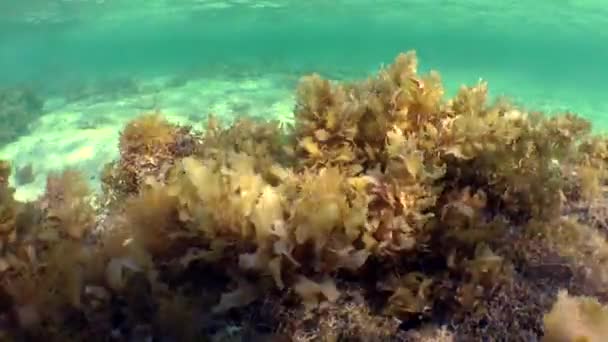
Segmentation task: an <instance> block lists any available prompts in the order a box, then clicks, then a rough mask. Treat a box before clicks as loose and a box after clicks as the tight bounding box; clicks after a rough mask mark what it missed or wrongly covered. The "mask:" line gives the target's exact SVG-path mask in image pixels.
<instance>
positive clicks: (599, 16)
mask: <svg viewBox="0 0 608 342" xmlns="http://www.w3.org/2000/svg"><path fill="white" fill-rule="evenodd" d="M0 13H1V14H0V25H1V27H0V34H1V35H0V71H1V75H2V81H3V82H18V81H24V80H28V81H30V80H35V81H42V82H45V83H53V82H57V81H65V80H69V79H72V78H78V77H87V76H90V75H95V74H97V75H103V76H111V75H112V73H117V72H121V73H160V72H167V71H184V70H186V71H187V70H188V69H189V68H205V67H207V68H209V69H211V70H210V71H212V69H213V67H215V66H217V65H218V64H223V65H230V64H234V65H238V67H240V68H250V69H252V70H255V69H257V70H258V71H261V72H263V71H264V69H268V68H278V69H281V68H283V69H285V70H289V71H294V72H309V71H312V70H319V71H324V72H331V71H332V70H340V71H343V74H344V75H349V74H350V75H352V76H355V77H356V76H362V75H365V73H368V72H371V71H374V70H375V68H377V67H378V66H379V65H380V64H381V63H383V62H389V61H390V60H391V59H392V58H393V57H394V56H395V55H396V54H397V53H398V52H399V51H404V50H409V49H416V50H418V52H419V54H420V57H421V59H422V65H423V68H424V67H427V68H428V67H431V68H436V69H439V70H441V71H442V72H443V74H444V75H445V77H446V78H447V81H448V82H450V83H460V82H470V81H473V80H476V79H477V78H478V77H484V78H486V79H489V80H490V81H491V84H494V87H493V88H494V89H495V90H496V91H499V92H503V91H504V92H509V93H511V94H513V95H514V96H522V97H524V98H526V97H528V96H527V95H528V94H527V92H528V91H531V90H528V89H527V88H534V87H541V86H542V88H544V89H543V90H542V91H541V90H540V89H536V90H537V91H538V92H539V95H542V94H543V93H545V96H548V97H551V96H553V94H554V93H560V94H561V91H562V90H563V91H564V94H562V96H564V97H566V98H564V103H567V102H568V100H571V101H572V102H573V103H578V102H580V101H582V100H581V97H582V98H585V99H588V101H589V102H590V103H591V102H594V101H600V100H602V97H603V94H605V93H606V92H605V90H606V86H605V85H604V84H605V82H604V80H605V79H606V78H607V77H606V76H608V66H607V65H606V61H607V60H608V30H606V27H608V6H606V5H605V3H603V2H602V1H599V0H594V1H590V0H582V1H566V0H561V1H560V0H554V1H546V0H542V1H535V2H530V1H480V0H458V1H449V0H444V1H439V0H426V1H420V0H392V1H388V0H375V1H371V0H368V1H362V0H349V1H346V0H342V1H319V0H308V1H292V0H283V1H277V0H275V1H237V0H232V1H229V0H226V1H205V0H198V1H197V0H172V1H171V0H164V1H163V0H147V1H142V0H96V1H92V0H89V1H87V0H64V1H59V0H22V1H2V4H0ZM500 77H509V78H513V79H512V80H501V79H500ZM514 81H520V82H526V81H529V82H531V83H532V84H531V85H527V84H519V85H518V84H517V83H515V82H514ZM534 96H536V94H532V93H531V94H529V97H530V99H528V100H529V101H540V99H536V100H534V98H533V97H534ZM589 114H590V115H592V113H589Z"/></svg>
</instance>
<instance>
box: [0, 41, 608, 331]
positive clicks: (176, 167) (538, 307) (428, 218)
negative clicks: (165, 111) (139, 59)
mask: <svg viewBox="0 0 608 342" xmlns="http://www.w3.org/2000/svg"><path fill="white" fill-rule="evenodd" d="M487 91H488V89H487V84H485V83H483V82H481V83H479V84H476V85H474V86H463V87H462V88H461V89H460V91H459V92H458V93H457V94H456V96H455V97H453V98H451V99H446V98H445V95H444V91H443V86H442V82H441V79H440V76H439V74H438V73H437V72H431V73H429V74H426V75H420V74H418V72H417V58H416V55H415V53H414V52H408V53H404V54H401V55H399V56H398V57H397V58H396V60H395V62H394V63H393V64H392V65H390V66H389V67H387V68H385V69H382V70H380V71H379V72H378V74H377V75H375V76H374V77H372V78H370V79H367V80H364V81H359V82H354V83H335V82H332V81H330V80H326V79H323V78H322V77H321V76H319V75H311V76H307V77H304V78H303V79H302V80H301V83H300V84H299V86H298V89H297V101H296V107H295V108H294V118H295V124H294V126H293V127H289V128H285V127H283V126H282V125H280V124H279V123H278V122H259V121H255V120H249V119H246V118H241V119H238V120H237V121H236V122H235V123H234V124H232V125H231V126H229V127H221V126H220V125H219V124H218V123H217V121H216V120H215V119H214V118H213V117H210V118H209V120H208V122H207V128H206V129H205V130H204V132H196V131H193V130H192V129H190V128H188V127H178V126H175V125H172V124H169V123H168V122H166V121H165V120H164V119H163V118H162V115H161V114H159V113H155V114H147V115H143V116H141V117H139V118H137V119H135V120H134V121H132V122H130V123H128V124H127V125H126V127H125V128H124V130H123V132H122V133H121V138H120V142H119V146H120V158H119V159H118V160H117V161H115V162H113V163H112V164H110V165H108V166H107V167H106V168H105V170H104V173H103V177H102V179H103V181H104V187H103V189H104V192H103V194H102V195H100V196H93V194H91V192H90V191H89V190H88V187H87V186H86V183H85V182H84V181H83V180H82V178H81V177H79V176H78V174H77V173H75V172H73V171H69V170H68V171H66V172H64V173H63V174H61V175H51V176H49V179H48V186H47V191H46V193H45V194H44V195H43V196H42V197H41V198H40V199H39V200H37V201H34V202H31V203H18V202H16V201H15V200H14V199H13V198H12V190H11V188H10V187H9V186H8V184H7V182H6V179H8V178H7V177H8V173H7V172H4V173H0V180H1V179H4V180H5V181H3V182H0V185H1V188H0V200H1V202H0V228H1V231H0V234H2V235H1V236H2V245H1V246H0V247H1V250H0V253H1V254H0V272H2V277H1V287H0V289H1V290H0V298H1V301H0V310H1V312H2V314H1V315H0V324H1V328H2V333H3V334H4V336H5V337H7V338H14V339H25V340H35V339H37V338H40V337H42V336H44V337H45V338H47V339H48V338H51V339H53V340H54V339H57V340H66V339H68V340H103V341H106V340H125V341H127V340H140V339H144V338H151V337H154V338H155V339H157V340H159V341H193V340H203V341H206V340H209V341H245V340H246V341H255V340H260V341H269V340H272V341H274V340H276V341H391V340H393V341H410V340H411V341H451V340H480V339H482V338H489V339H491V340H509V341H518V340H521V341H524V340H525V341H527V340H530V339H539V338H542V336H543V335H544V334H545V327H544V323H546V324H547V330H546V332H547V335H546V336H547V337H546V338H547V341H553V339H551V336H552V335H551V331H552V329H554V325H555V324H554V322H556V318H555V317H556V314H554V313H551V314H548V316H546V318H544V317H545V316H544V315H545V313H547V312H548V311H549V310H550V309H551V308H552V305H553V302H554V301H555V299H556V298H557V296H558V291H560V290H563V291H566V290H567V291H568V292H569V293H571V294H572V295H584V296H588V297H589V298H591V297H595V298H596V299H594V300H597V303H598V304H597V305H601V304H600V303H604V302H605V300H606V298H607V297H606V292H605V288H606V281H607V277H608V275H607V274H606V271H605V270H606V269H607V268H606V264H605V262H607V260H608V257H607V255H608V254H607V252H606V251H608V249H607V244H606V236H605V234H606V233H607V232H606V229H605V226H606V222H605V220H606V218H605V216H603V215H602V211H601V208H602V204H603V203H605V194H604V190H605V179H606V175H605V170H606V162H607V157H606V156H607V155H608V153H606V151H608V149H607V148H606V146H608V145H607V143H606V140H604V139H603V138H601V137H597V136H593V135H591V127H590V124H589V123H588V122H587V121H585V120H584V119H582V118H580V117H578V116H576V115H574V114H571V113H565V114H562V115H554V116H546V115H543V114H542V113H535V112H526V111H524V110H522V109H519V108H517V107H515V106H513V105H511V104H509V103H508V102H506V101H504V100H498V101H494V102H490V101H489V100H488V94H487ZM3 165H8V164H3ZM7 170H10V168H8V169H7ZM101 228H103V229H101ZM560 293H561V292H560ZM560 296H561V297H559V298H562V297H563V295H560ZM586 298H587V297H586ZM560 300H562V302H563V301H564V299H563V298H562V299H560ZM559 303H560V302H559V301H558V304H556V305H557V308H558V309H559V308H561V307H563V306H564V305H566V304H567V303H566V304H559ZM560 305H561V306H560ZM570 305H574V304H570ZM555 310H556V309H555V308H554V311H555ZM581 310H582V309H581ZM587 327H591V328H593V325H585V328H587ZM575 328H577V329H578V326H577V327H575ZM561 335H563V336H569V335H564V334H561ZM572 336H579V335H576V334H575V335H572ZM585 336H588V337H586V338H587V340H589V341H595V340H597V338H595V337H594V336H600V335H597V334H596V335H593V333H589V334H587V335H585ZM594 338H595V339H594ZM570 340H572V341H575V340H576V339H575V337H573V338H572V339H570Z"/></svg>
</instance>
